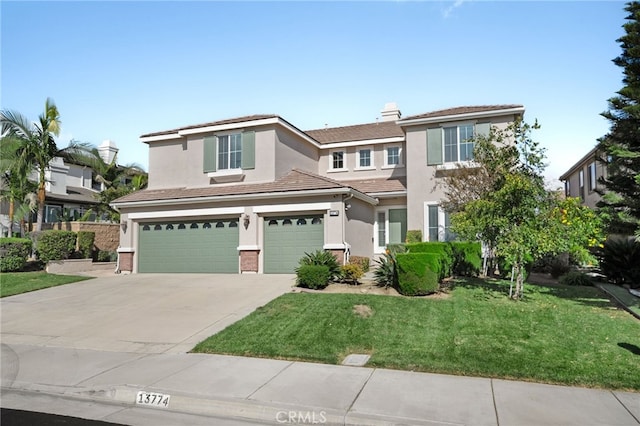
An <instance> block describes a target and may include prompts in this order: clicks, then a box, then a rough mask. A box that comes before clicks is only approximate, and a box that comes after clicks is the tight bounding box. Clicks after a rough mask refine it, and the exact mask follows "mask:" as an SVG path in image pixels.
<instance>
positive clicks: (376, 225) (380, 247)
mask: <svg viewBox="0 0 640 426" xmlns="http://www.w3.org/2000/svg"><path fill="white" fill-rule="evenodd" d="M406 208H407V206H406V204H396V205H392V206H384V207H381V208H378V209H376V211H375V217H374V222H373V252H374V253H375V254H382V253H384V251H385V250H386V247H387V244H389V210H395V209H406ZM379 213H384V238H385V241H384V243H383V244H382V245H380V241H379V237H378V231H379V230H380V223H379V222H378V214H379Z"/></svg>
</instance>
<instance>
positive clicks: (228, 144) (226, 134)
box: [216, 132, 242, 173]
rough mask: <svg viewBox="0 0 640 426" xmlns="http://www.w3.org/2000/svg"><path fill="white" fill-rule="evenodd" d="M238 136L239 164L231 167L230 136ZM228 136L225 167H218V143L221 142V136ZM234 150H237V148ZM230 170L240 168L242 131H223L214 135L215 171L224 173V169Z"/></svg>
mask: <svg viewBox="0 0 640 426" xmlns="http://www.w3.org/2000/svg"><path fill="white" fill-rule="evenodd" d="M235 136H238V137H239V138H240V152H239V155H240V164H239V166H238V167H231V138H232V137H235ZM225 137H226V138H228V139H227V148H228V150H227V153H226V160H227V167H220V144H221V142H222V141H221V138H225ZM234 152H236V153H237V152H238V151H237V150H236V151H234ZM230 170H242V133H241V132H233V133H223V134H219V135H216V171H221V172H222V173H224V172H225V171H230Z"/></svg>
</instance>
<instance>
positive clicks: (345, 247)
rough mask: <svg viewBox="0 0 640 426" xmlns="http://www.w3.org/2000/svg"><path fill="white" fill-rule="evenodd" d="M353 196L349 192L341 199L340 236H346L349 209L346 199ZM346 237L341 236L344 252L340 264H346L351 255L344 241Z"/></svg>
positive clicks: (349, 247)
mask: <svg viewBox="0 0 640 426" xmlns="http://www.w3.org/2000/svg"><path fill="white" fill-rule="evenodd" d="M352 198H353V192H350V193H349V195H348V196H347V197H346V198H343V199H342V209H343V210H344V217H343V218H342V236H343V237H346V235H345V231H346V229H347V225H346V223H347V211H348V210H349V209H348V208H347V204H346V203H347V201H349V200H350V199H352ZM345 239H346V238H343V241H342V244H343V245H344V254H343V258H342V264H343V265H346V264H347V263H349V256H350V255H351V253H350V249H351V246H350V245H349V243H347V242H346V241H344V240H345Z"/></svg>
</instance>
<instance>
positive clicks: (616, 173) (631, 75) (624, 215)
mask: <svg viewBox="0 0 640 426" xmlns="http://www.w3.org/2000/svg"><path fill="white" fill-rule="evenodd" d="M625 10H626V11H627V12H629V15H628V16H627V18H626V19H627V21H628V22H626V23H625V24H624V25H623V28H624V29H625V31H626V34H625V35H624V36H622V37H621V38H619V39H618V40H617V41H618V42H619V43H620V45H621V47H622V54H621V55H620V56H618V57H617V58H615V59H614V60H613V63H614V64H616V65H618V66H619V67H622V68H623V73H624V78H623V80H622V81H623V83H624V87H623V88H622V89H620V90H619V91H618V92H617V95H616V96H614V97H612V98H611V99H609V110H608V111H606V112H604V113H602V116H603V117H605V118H606V119H608V120H609V121H610V122H611V128H610V131H609V133H608V134H607V135H605V136H603V137H602V138H600V140H599V144H598V151H599V152H600V154H601V158H600V160H601V161H603V162H604V163H605V164H607V177H606V178H603V179H601V183H602V184H604V187H605V189H606V191H604V192H603V193H602V194H603V199H602V201H601V202H600V203H599V205H598V207H599V208H600V212H601V213H602V216H603V218H604V219H605V220H606V221H607V222H608V225H609V230H610V232H615V233H624V234H633V233H634V232H635V234H636V238H637V239H639V240H640V2H637V1H634V2H630V3H628V4H627V6H626V7H625Z"/></svg>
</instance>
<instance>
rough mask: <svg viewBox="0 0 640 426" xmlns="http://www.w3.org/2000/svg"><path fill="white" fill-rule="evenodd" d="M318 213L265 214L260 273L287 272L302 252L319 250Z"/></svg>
mask: <svg viewBox="0 0 640 426" xmlns="http://www.w3.org/2000/svg"><path fill="white" fill-rule="evenodd" d="M323 245H324V225H323V223H322V216H321V215H310V216H286V217H268V218H265V219H264V272H265V273H267V274H283V273H284V274H291V273H293V272H294V270H295V269H296V268H297V267H298V261H299V260H300V258H301V257H303V256H304V254H305V253H311V252H314V251H316V250H322V246H323Z"/></svg>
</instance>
